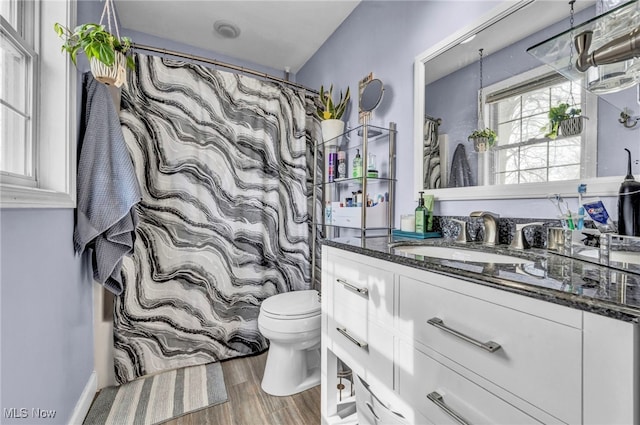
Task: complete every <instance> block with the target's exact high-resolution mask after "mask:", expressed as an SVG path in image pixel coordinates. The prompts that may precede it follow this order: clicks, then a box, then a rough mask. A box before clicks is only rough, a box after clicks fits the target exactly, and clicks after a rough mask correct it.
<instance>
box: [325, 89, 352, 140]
mask: <svg viewBox="0 0 640 425" xmlns="http://www.w3.org/2000/svg"><path fill="white" fill-rule="evenodd" d="M350 96H351V93H350V91H349V87H347V91H346V92H345V94H344V95H343V94H342V91H341V92H340V99H339V100H338V102H334V101H333V84H332V85H331V86H330V87H329V90H328V91H325V90H324V86H321V87H320V94H319V96H318V99H319V101H320V102H319V105H318V108H317V115H318V118H320V120H321V122H320V128H321V129H322V139H323V141H324V142H329V143H328V144H330V145H337V144H338V136H340V135H341V134H342V133H344V121H342V120H341V119H340V118H342V114H344V111H345V110H346V109H347V104H348V102H349V98H350Z"/></svg>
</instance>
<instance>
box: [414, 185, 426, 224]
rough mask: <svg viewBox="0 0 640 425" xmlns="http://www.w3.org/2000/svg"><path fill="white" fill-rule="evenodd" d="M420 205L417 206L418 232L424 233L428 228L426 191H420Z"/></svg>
mask: <svg viewBox="0 0 640 425" xmlns="http://www.w3.org/2000/svg"><path fill="white" fill-rule="evenodd" d="M418 193H419V194H420V196H419V197H418V207H417V208H416V233H424V232H426V229H427V209H426V208H425V206H424V198H423V197H422V194H423V193H424V192H418Z"/></svg>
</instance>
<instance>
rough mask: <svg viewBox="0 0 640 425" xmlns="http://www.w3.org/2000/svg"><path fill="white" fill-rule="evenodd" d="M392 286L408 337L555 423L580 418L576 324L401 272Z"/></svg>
mask: <svg viewBox="0 0 640 425" xmlns="http://www.w3.org/2000/svg"><path fill="white" fill-rule="evenodd" d="M438 278H441V277H440V276H438ZM442 279H445V277H444V276H443V277H442ZM448 279H451V278H448ZM398 291H399V306H398V319H399V320H398V321H397V323H398V326H399V328H400V329H401V330H402V332H403V333H404V334H405V335H406V336H407V338H409V339H415V340H416V341H418V342H420V343H422V344H424V345H426V346H427V347H429V348H431V349H433V350H435V351H437V352H438V353H440V354H442V355H444V356H446V357H448V358H449V359H451V360H453V361H455V362H456V363H458V364H460V365H462V366H463V367H465V368H467V369H468V370H470V371H471V372H473V373H476V374H478V375H480V376H482V377H484V378H486V379H487V380H489V381H491V382H493V383H494V384H496V385H498V386H500V387H502V388H504V389H506V390H507V391H510V392H511V393H513V394H515V395H517V396H519V397H520V398H522V399H524V400H526V401H527V402H529V403H531V404H533V405H534V406H536V407H538V408H539V409H542V410H544V411H546V412H547V413H549V414H550V415H552V416H554V417H556V418H558V419H560V420H562V421H565V422H567V423H579V422H581V421H582V414H581V412H582V331H581V329H576V328H573V327H570V326H566V325H563V324H560V323H556V322H553V321H550V320H546V319H543V318H540V317H536V316H534V315H532V314H527V313H523V312H520V311H517V310H514V309H512V308H509V307H506V306H502V305H498V304H495V303H492V302H488V301H485V300H481V299H478V298H474V297H470V296H467V295H464V294H462V293H459V292H453V291H450V290H447V289H443V288H441V287H439V286H434V285H431V284H429V283H425V282H422V281H418V280H415V279H411V278H408V277H406V276H400V277H399V282H398ZM497 347H499V348H497ZM492 350H493V351H492Z"/></svg>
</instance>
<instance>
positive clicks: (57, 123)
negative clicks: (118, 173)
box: [0, 0, 77, 208]
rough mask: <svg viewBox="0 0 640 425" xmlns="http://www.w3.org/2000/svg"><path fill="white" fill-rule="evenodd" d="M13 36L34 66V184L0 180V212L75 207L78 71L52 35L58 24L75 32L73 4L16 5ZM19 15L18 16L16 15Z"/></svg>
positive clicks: (39, 0) (40, 0)
mask: <svg viewBox="0 0 640 425" xmlns="http://www.w3.org/2000/svg"><path fill="white" fill-rule="evenodd" d="M17 4H18V7H23V9H22V10H21V11H19V13H18V22H17V25H18V26H21V28H17V30H18V31H17V32H22V33H23V35H22V38H25V39H26V41H27V42H29V38H30V37H31V40H32V47H33V48H32V50H33V51H34V52H35V54H36V59H35V60H34V63H33V67H34V68H33V69H34V73H33V86H32V87H33V92H32V97H31V98H32V102H33V103H32V112H33V114H32V120H33V124H32V125H33V126H34V128H33V132H32V149H33V155H34V156H33V166H34V177H35V184H33V185H27V184H25V183H24V182H21V181H20V179H18V180H16V179H13V178H7V177H12V176H7V174H4V173H3V175H2V178H1V179H0V207H1V208H75V206H76V184H75V183H76V182H75V171H76V164H75V162H76V134H77V125H76V123H77V71H76V69H75V67H74V66H73V64H72V63H71V60H70V59H69V58H68V56H67V55H65V54H62V53H61V52H60V40H59V38H58V37H57V36H56V34H55V32H54V31H53V25H54V23H56V22H60V23H61V24H63V25H65V26H68V27H73V26H74V25H73V24H74V23H75V22H76V8H77V5H76V2H75V1H74V0H64V1H63V0H60V1H46V0H32V1H29V2H23V1H18V3H17ZM20 12H21V13H20Z"/></svg>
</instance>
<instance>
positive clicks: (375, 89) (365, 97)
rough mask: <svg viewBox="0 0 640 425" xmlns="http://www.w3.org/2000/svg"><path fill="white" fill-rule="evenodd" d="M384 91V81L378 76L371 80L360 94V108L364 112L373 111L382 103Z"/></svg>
mask: <svg viewBox="0 0 640 425" xmlns="http://www.w3.org/2000/svg"><path fill="white" fill-rule="evenodd" d="M383 92H384V86H383V85H382V81H380V80H379V79H377V78H374V79H373V80H371V81H369V82H368V83H367V85H366V86H365V87H364V89H362V93H361V94H360V110H361V111H363V112H371V111H373V110H374V109H375V108H376V107H377V106H378V104H380V100H382V93H383Z"/></svg>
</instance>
